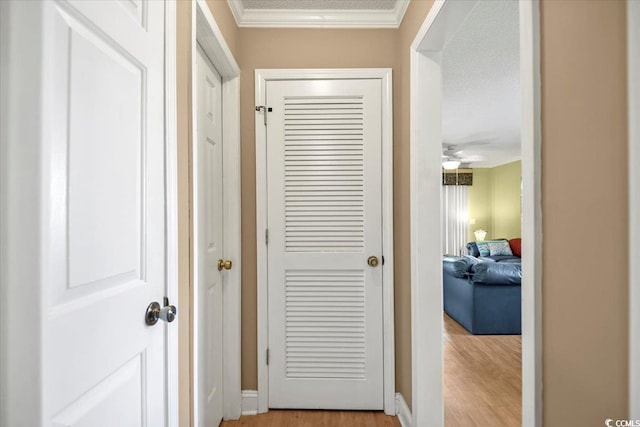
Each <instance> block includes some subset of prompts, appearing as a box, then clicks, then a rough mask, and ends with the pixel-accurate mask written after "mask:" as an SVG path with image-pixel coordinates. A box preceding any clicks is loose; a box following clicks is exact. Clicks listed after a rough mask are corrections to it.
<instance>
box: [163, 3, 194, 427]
mask: <svg viewBox="0 0 640 427" xmlns="http://www.w3.org/2000/svg"><path fill="white" fill-rule="evenodd" d="M164 19H165V48H164V54H165V62H164V63H165V65H164V72H165V141H166V177H165V179H166V198H167V201H166V203H167V208H166V218H167V219H166V221H167V237H166V239H167V248H166V251H167V254H166V256H167V297H168V298H169V301H170V304H173V305H176V306H177V307H180V303H179V301H178V293H179V288H178V286H179V282H178V130H177V123H178V116H177V88H176V84H177V81H176V72H177V71H176V37H177V33H176V2H175V0H169V1H167V2H166V3H165V18H164ZM182 321H186V322H188V321H189V319H186V318H185V319H182ZM175 323H176V324H174V325H173V326H172V327H168V328H166V330H167V384H168V387H167V388H168V390H167V400H168V407H167V418H168V419H167V423H168V425H170V426H177V425H178V422H179V400H178V349H179V345H178V331H179V329H180V328H179V323H180V316H178V317H177V318H176V322H175Z"/></svg>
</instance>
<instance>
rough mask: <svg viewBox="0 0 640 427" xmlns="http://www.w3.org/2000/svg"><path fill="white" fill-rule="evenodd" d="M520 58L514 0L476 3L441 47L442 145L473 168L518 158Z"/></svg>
mask: <svg viewBox="0 0 640 427" xmlns="http://www.w3.org/2000/svg"><path fill="white" fill-rule="evenodd" d="M519 61H520V54H519V31H518V2H517V1H480V2H478V5H477V6H476V7H475V8H474V9H473V10H472V11H471V13H470V14H469V16H468V17H467V20H466V21H465V22H464V24H463V25H462V28H461V29H460V30H458V32H457V33H456V34H455V35H454V37H453V38H452V39H451V41H450V42H449V43H448V44H447V46H445V49H444V52H443V79H444V88H443V96H444V98H443V106H442V120H443V129H442V130H443V135H442V136H443V145H445V146H446V145H455V146H456V149H457V150H462V152H460V153H459V156H461V157H463V158H464V157H467V156H470V157H471V158H473V157H476V158H478V156H485V157H486V158H487V161H477V162H472V166H474V167H494V166H498V165H501V164H505V163H508V162H511V161H515V160H519V159H520V158H521V155H520V109H521V103H520V64H519ZM465 144H467V145H465Z"/></svg>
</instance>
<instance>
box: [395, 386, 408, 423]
mask: <svg viewBox="0 0 640 427" xmlns="http://www.w3.org/2000/svg"><path fill="white" fill-rule="evenodd" d="M396 414H397V416H398V421H400V425H401V426H402V427H411V426H412V424H411V410H410V409H409V405H407V401H406V400H404V397H402V395H401V394H400V393H396Z"/></svg>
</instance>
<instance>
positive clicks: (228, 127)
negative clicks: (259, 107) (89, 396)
mask: <svg viewBox="0 0 640 427" xmlns="http://www.w3.org/2000/svg"><path fill="white" fill-rule="evenodd" d="M191 25H192V26H191V32H192V34H191V53H192V55H191V73H192V75H191V81H192V86H191V91H192V120H191V123H190V126H191V129H190V134H191V135H192V136H193V137H192V153H193V155H194V156H196V155H197V150H196V149H195V146H196V138H195V134H196V130H197V114H196V111H197V104H196V102H197V96H196V93H195V90H196V86H195V83H193V82H196V81H197V79H196V72H197V68H196V63H195V61H196V46H197V44H198V43H199V44H200V46H202V48H203V50H204V52H205V53H206V55H207V57H208V58H209V59H210V60H211V62H212V64H213V65H214V67H215V68H216V70H217V71H218V73H220V76H221V77H222V111H223V115H222V140H223V146H224V150H223V163H224V165H225V168H224V171H223V174H224V183H225V185H224V194H223V199H224V200H225V207H224V224H223V230H224V242H225V254H226V258H227V259H230V260H232V261H233V269H232V270H229V272H227V274H225V275H224V276H225V277H224V279H223V291H222V299H223V306H224V313H223V323H224V325H223V357H222V360H223V385H222V389H223V399H224V404H223V407H224V409H223V414H224V419H238V418H240V415H241V413H242V398H241V390H240V383H241V314H242V312H241V294H240V289H241V288H240V285H241V283H242V282H241V272H242V259H241V223H240V217H241V215H240V214H241V205H240V67H239V66H238V63H237V62H236V60H235V58H234V57H233V54H232V53H231V50H230V49H229V46H228V45H227V43H226V41H225V39H224V36H223V35H222V32H221V31H220V28H219V27H218V25H217V23H216V21H215V19H214V17H213V15H212V14H211V11H210V10H209V7H208V6H207V4H206V2H205V1H204V0H197V1H196V2H195V4H194V7H193V8H192V20H191ZM191 163H192V168H193V169H192V179H193V182H195V177H196V176H197V173H198V171H197V161H195V157H194V159H192V162H191ZM196 191H197V188H195V186H193V187H192V188H191V197H192V200H194V203H195V202H196V194H197V193H196ZM196 213H197V209H195V208H194V209H193V215H194V217H193V226H194V230H193V233H194V235H197V232H198V230H197V228H196V227H197V224H198V221H197V219H196V217H195V215H196ZM195 240H196V239H194V242H193V245H195V244H196V243H197V242H196V241H195ZM192 254H193V256H194V257H197V254H198V252H197V251H196V250H195V246H194V247H192ZM194 263H197V259H194ZM193 280H194V283H193V289H194V292H193V295H194V296H193V298H194V300H193V301H192V307H193V319H197V318H198V316H197V304H196V301H197V298H198V295H197V292H196V290H197V289H198V286H197V283H196V282H195V281H196V280H197V275H196V276H194V278H193ZM191 333H192V334H193V335H192V337H193V338H192V339H193V340H194V341H193V342H194V348H195V347H196V345H197V343H196V340H197V337H198V334H197V325H196V324H195V322H194V328H193V331H192V332H191ZM196 359H197V352H196V351H194V352H193V363H194V367H195V366H197V360H196ZM194 372H195V368H194ZM198 380H199V379H198V378H197V377H193V378H192V391H193V396H194V398H193V401H192V404H193V408H194V411H193V414H194V425H199V424H198V420H197V416H198V411H197V407H196V405H197V404H198V399H197V390H198Z"/></svg>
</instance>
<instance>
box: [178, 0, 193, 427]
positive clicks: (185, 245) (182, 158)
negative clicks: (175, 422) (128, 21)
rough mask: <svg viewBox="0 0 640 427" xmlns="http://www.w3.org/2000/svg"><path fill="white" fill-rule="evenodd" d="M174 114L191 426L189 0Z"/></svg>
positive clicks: (182, 370)
mask: <svg viewBox="0 0 640 427" xmlns="http://www.w3.org/2000/svg"><path fill="white" fill-rule="evenodd" d="M176 12H177V20H178V22H177V33H178V34H177V40H176V50H177V52H176V53H177V55H176V61H177V64H176V68H177V70H176V71H177V76H176V78H177V98H178V99H177V103H178V105H177V117H178V129H177V130H178V264H179V265H178V284H179V291H178V299H179V303H178V308H179V309H180V314H179V316H180V321H179V322H178V324H179V332H178V342H179V346H180V348H179V349H178V351H179V353H178V362H179V364H178V366H179V368H178V378H179V385H178V394H179V398H180V406H179V419H180V425H181V426H183V427H188V426H190V425H191V409H190V408H191V385H190V378H191V363H190V362H191V307H190V301H191V285H190V282H191V271H190V256H191V251H190V245H191V230H190V218H189V209H190V203H191V200H190V197H189V186H190V179H189V176H190V164H189V163H190V162H189V157H190V149H189V144H190V140H191V135H190V134H189V122H190V121H191V2H186V1H179V2H177V11H176Z"/></svg>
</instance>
